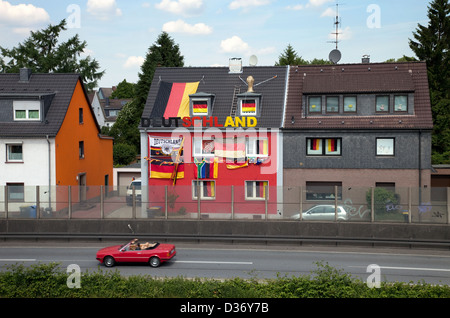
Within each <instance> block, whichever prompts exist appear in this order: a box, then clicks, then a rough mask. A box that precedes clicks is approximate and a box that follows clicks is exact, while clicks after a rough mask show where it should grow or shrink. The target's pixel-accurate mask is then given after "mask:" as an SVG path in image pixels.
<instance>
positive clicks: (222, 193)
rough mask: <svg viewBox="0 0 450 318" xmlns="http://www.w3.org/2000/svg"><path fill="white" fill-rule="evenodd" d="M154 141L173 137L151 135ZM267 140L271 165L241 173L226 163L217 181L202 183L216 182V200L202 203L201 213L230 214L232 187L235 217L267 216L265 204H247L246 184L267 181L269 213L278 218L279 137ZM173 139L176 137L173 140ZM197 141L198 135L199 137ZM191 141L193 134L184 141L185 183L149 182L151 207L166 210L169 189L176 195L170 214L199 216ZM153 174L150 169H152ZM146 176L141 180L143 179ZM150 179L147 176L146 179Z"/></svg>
mask: <svg viewBox="0 0 450 318" xmlns="http://www.w3.org/2000/svg"><path fill="white" fill-rule="evenodd" d="M148 136H152V137H170V136H172V134H171V133H162V132H158V133H156V132H155V133H149V134H148ZM264 136H265V137H267V138H268V150H269V158H270V161H269V162H267V163H263V164H260V165H256V164H252V163H249V164H248V167H243V168H239V169H234V170H231V169H228V168H227V167H226V163H224V162H223V163H219V166H218V177H217V178H216V179H212V178H211V179H199V180H202V181H206V180H215V181H216V189H215V191H216V197H215V200H201V206H200V208H201V213H202V214H205V213H231V201H232V199H231V192H232V191H231V188H232V187H231V186H234V213H236V214H237V213H247V214H265V209H266V202H265V200H264V199H262V200H248V199H246V198H245V181H268V190H269V196H268V202H267V207H268V213H269V214H275V213H276V211H277V205H276V202H277V169H276V167H277V156H276V149H277V145H276V142H277V136H276V133H270V132H267V133H266V134H265V135H264ZM172 137H174V136H172ZM196 137H197V135H196ZM192 138H193V134H192V133H191V134H190V135H189V136H188V138H186V137H185V144H184V155H185V156H184V160H185V164H184V171H185V176H184V178H183V179H178V180H177V182H176V185H175V186H174V185H173V180H171V179H154V178H149V179H148V182H149V201H150V204H149V205H150V206H161V207H164V202H165V199H164V198H165V186H167V191H168V194H169V195H170V194H172V193H174V194H176V195H178V196H179V197H178V198H177V199H176V201H175V204H174V206H173V208H171V207H169V208H168V212H169V213H172V212H177V211H178V210H179V209H180V208H181V207H184V208H185V209H186V212H192V213H196V212H197V211H198V201H197V199H193V198H192V181H193V180H197V178H196V168H195V164H194V163H193V160H194V159H193V157H192V151H193V150H192ZM149 170H150V168H149ZM144 177H145V176H142V178H144ZM147 177H148V176H147Z"/></svg>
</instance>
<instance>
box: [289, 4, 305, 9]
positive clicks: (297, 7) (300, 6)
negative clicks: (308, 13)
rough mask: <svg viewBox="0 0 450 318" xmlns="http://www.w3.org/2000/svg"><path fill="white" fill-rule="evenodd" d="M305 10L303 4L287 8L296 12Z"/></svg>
mask: <svg viewBox="0 0 450 318" xmlns="http://www.w3.org/2000/svg"><path fill="white" fill-rule="evenodd" d="M304 8H305V6H304V5H303V4H296V5H294V6H287V7H286V9H287V10H294V11H299V10H303V9H304Z"/></svg>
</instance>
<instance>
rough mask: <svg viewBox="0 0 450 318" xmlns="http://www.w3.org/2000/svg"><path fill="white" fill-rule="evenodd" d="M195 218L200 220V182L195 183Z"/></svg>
mask: <svg viewBox="0 0 450 318" xmlns="http://www.w3.org/2000/svg"><path fill="white" fill-rule="evenodd" d="M196 186H197V214H198V215H197V218H198V219H199V220H200V213H201V211H200V209H201V208H200V198H201V197H200V181H197V185H196Z"/></svg>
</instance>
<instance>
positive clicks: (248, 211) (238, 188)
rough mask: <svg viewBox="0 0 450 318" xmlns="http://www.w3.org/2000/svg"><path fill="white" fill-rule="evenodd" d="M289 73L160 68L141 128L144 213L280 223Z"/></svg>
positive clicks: (281, 70) (284, 69)
mask: <svg viewBox="0 0 450 318" xmlns="http://www.w3.org/2000/svg"><path fill="white" fill-rule="evenodd" d="M288 72H289V68H288V67H254V66H253V67H239V66H238V67H237V68H233V67H185V68H157V69H156V71H155V75H154V78H153V82H152V85H151V87H150V91H149V95H148V99H147V102H146V105H145V108H144V111H143V114H142V118H141V124H140V132H141V156H142V161H141V162H142V164H141V169H142V173H141V179H142V185H143V189H148V191H143V193H142V201H143V202H146V205H147V208H152V207H158V206H164V203H165V202H168V206H169V210H168V211H167V212H168V213H169V214H170V213H183V214H184V213H192V214H193V215H199V214H198V212H200V213H201V216H202V217H210V218H214V217H217V216H225V217H229V216H231V215H233V217H235V218H264V217H269V218H270V217H274V216H277V215H278V214H279V213H280V208H281V207H280V206H278V200H277V198H278V197H279V196H280V193H279V189H280V187H278V186H279V185H281V184H282V162H283V159H282V155H283V151H282V147H283V142H282V136H281V132H280V128H282V127H283V121H284V109H285V102H286V98H287V96H286V94H287V85H286V84H287V78H288ZM147 202H148V203H147Z"/></svg>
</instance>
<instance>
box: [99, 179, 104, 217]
mask: <svg viewBox="0 0 450 318" xmlns="http://www.w3.org/2000/svg"><path fill="white" fill-rule="evenodd" d="M104 204H105V202H104V198H103V186H102V185H101V186H100V219H101V220H103V218H104V216H105V215H104Z"/></svg>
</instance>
